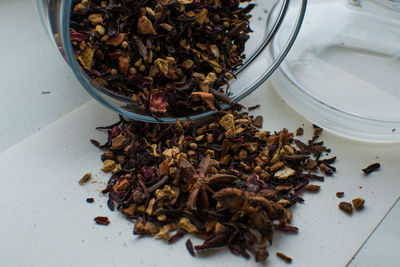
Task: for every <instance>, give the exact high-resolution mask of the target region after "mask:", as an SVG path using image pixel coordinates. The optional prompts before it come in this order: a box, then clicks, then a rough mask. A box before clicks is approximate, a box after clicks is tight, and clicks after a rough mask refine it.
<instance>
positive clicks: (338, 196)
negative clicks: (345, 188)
mask: <svg viewBox="0 0 400 267" xmlns="http://www.w3.org/2000/svg"><path fill="white" fill-rule="evenodd" d="M343 196H344V192H336V197H337V198H342V197H343Z"/></svg>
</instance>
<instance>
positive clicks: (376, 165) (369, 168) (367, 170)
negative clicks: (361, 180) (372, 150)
mask: <svg viewBox="0 0 400 267" xmlns="http://www.w3.org/2000/svg"><path fill="white" fill-rule="evenodd" d="M380 167H381V164H379V163H374V164H371V165H369V166H367V167H365V168H364V169H362V171H363V172H364V173H365V174H370V173H371V172H374V171H377V170H379V169H380Z"/></svg>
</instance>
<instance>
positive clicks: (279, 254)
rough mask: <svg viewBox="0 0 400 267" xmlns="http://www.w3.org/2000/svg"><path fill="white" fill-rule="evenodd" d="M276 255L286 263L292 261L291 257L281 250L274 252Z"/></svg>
mask: <svg viewBox="0 0 400 267" xmlns="http://www.w3.org/2000/svg"><path fill="white" fill-rule="evenodd" d="M276 256H278V257H279V258H280V259H282V260H284V261H285V262H287V263H291V262H292V258H291V257H289V256H287V255H285V254H283V253H282V252H276Z"/></svg>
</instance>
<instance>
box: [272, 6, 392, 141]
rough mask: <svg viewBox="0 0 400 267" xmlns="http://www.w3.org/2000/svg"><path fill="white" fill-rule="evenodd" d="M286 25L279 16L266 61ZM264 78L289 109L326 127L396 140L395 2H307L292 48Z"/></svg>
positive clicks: (369, 137)
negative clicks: (269, 82) (276, 68)
mask: <svg viewBox="0 0 400 267" xmlns="http://www.w3.org/2000/svg"><path fill="white" fill-rule="evenodd" d="M290 13H291V11H289V12H288V17H291V16H293V15H295V14H290ZM286 30H287V31H288V32H290V31H291V25H290V24H288V25H286V20H285V21H284V23H283V25H282V27H281V31H280V32H278V34H277V36H276V37H277V38H275V39H274V40H273V42H272V46H271V48H272V49H271V52H272V55H273V57H274V58H278V57H279V54H280V51H281V49H282V48H283V47H284V46H285V44H286V35H285V34H283V35H282V36H280V34H281V33H284V32H285V31H286ZM281 37H282V38H281ZM272 81H273V84H274V88H275V89H276V90H277V91H278V93H279V94H280V95H281V97H282V98H283V99H284V100H285V101H286V102H287V103H288V104H289V105H290V106H291V107H292V108H293V109H295V110H296V111H298V112H299V113H301V114H302V115H304V116H305V117H306V118H307V119H309V120H311V121H312V122H314V123H316V124H318V125H319V126H322V127H323V128H325V129H327V130H330V131H332V132H335V133H336V134H339V135H343V136H346V137H351V138H355V139H360V140H365V141H373V142H399V141H400V0H310V1H308V5H307V14H306V16H305V18H304V23H303V26H302V28H301V31H300V33H299V36H298V38H297V40H296V44H295V49H292V51H291V52H290V54H289V55H288V56H287V57H286V59H285V61H284V62H283V63H282V64H281V65H280V67H279V70H278V71H276V75H274V76H273V79H272Z"/></svg>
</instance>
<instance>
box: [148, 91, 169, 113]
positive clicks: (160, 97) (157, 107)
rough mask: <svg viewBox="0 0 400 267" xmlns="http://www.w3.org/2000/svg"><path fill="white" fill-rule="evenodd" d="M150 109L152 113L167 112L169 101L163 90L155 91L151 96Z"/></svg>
mask: <svg viewBox="0 0 400 267" xmlns="http://www.w3.org/2000/svg"><path fill="white" fill-rule="evenodd" d="M150 111H151V112H152V113H165V112H167V102H166V99H165V97H164V93H163V92H160V91H158V92H154V93H152V94H151V96H150Z"/></svg>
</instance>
